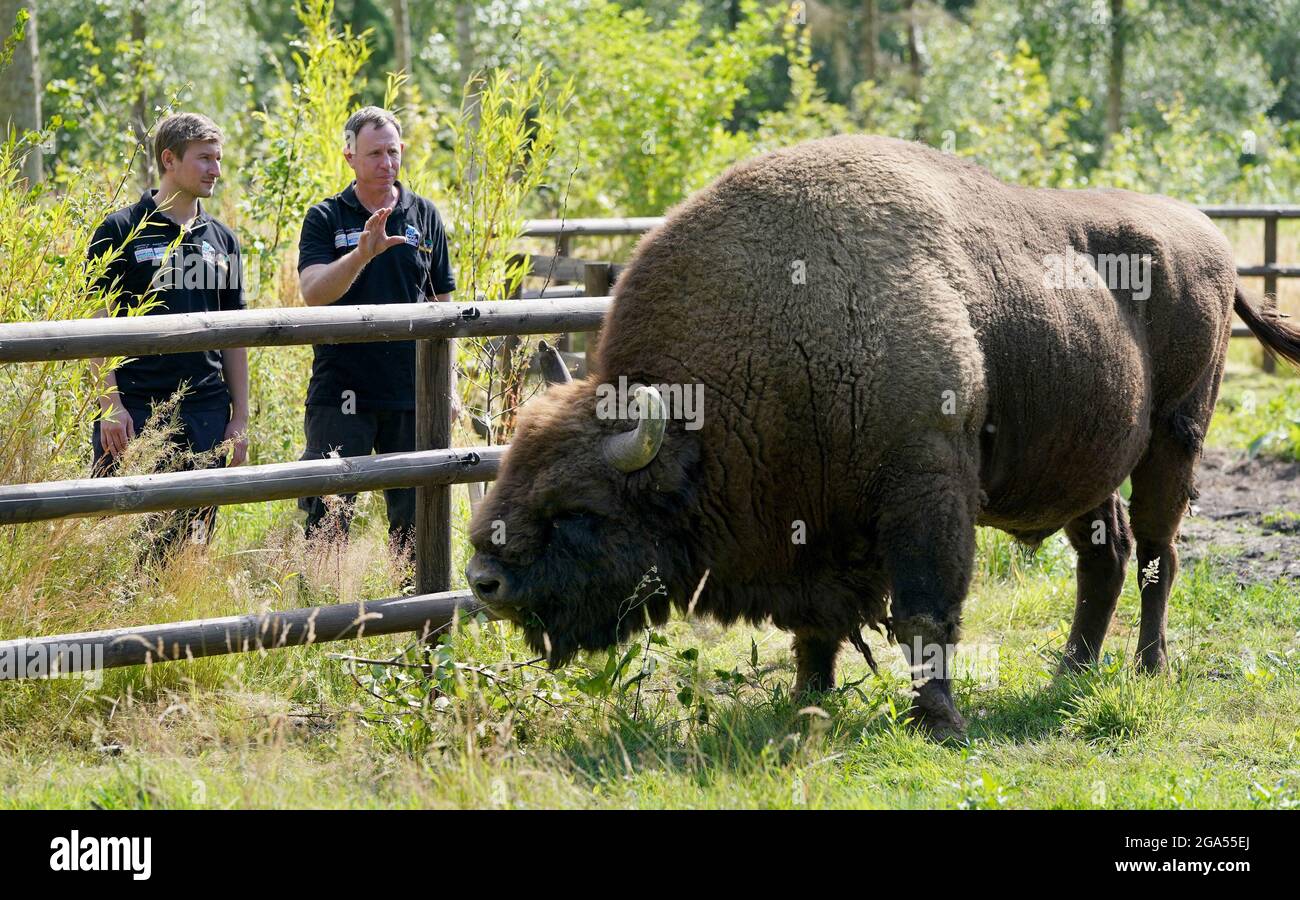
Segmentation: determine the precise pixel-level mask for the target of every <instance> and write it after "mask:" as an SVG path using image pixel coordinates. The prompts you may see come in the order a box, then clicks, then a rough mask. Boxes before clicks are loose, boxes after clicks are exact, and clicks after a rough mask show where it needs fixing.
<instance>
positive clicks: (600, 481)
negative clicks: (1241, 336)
mask: <svg viewBox="0 0 1300 900" xmlns="http://www.w3.org/2000/svg"><path fill="white" fill-rule="evenodd" d="M1234 309H1235V310H1236V312H1237V314H1238V315H1239V316H1240V317H1241V318H1242V319H1243V320H1244V321H1245V323H1246V324H1247V325H1248V326H1249V327H1250V330H1251V331H1252V332H1253V333H1254V335H1255V336H1256V337H1257V338H1258V339H1259V340H1260V341H1262V342H1263V343H1264V344H1265V345H1266V346H1267V347H1268V348H1269V349H1270V350H1271V351H1275V352H1276V353H1278V354H1280V355H1281V356H1283V357H1284V358H1286V359H1287V360H1290V361H1293V362H1296V361H1300V329H1296V328H1295V327H1294V326H1291V325H1289V324H1287V323H1284V322H1283V321H1281V320H1280V319H1279V318H1277V317H1276V316H1275V315H1273V314H1271V313H1269V312H1258V311H1256V310H1255V309H1253V308H1252V307H1251V306H1250V305H1249V304H1248V303H1247V302H1246V300H1245V298H1244V297H1243V294H1242V291H1241V288H1240V287H1239V286H1238V283H1237V276H1236V271H1235V266H1234V262H1233V254H1232V249H1231V247H1230V246H1229V245H1228V242H1227V241H1226V240H1225V239H1224V237H1223V236H1222V235H1221V234H1220V233H1219V232H1218V231H1217V230H1216V229H1215V228H1214V226H1213V225H1212V224H1211V223H1210V221H1209V219H1207V218H1206V217H1205V216H1204V215H1203V214H1201V213H1200V212H1199V211H1197V210H1196V209H1195V208H1193V207H1191V206H1189V205H1187V204H1185V203H1181V202H1179V201H1176V200H1172V199H1169V198H1166V197H1160V196H1145V195H1141V194H1136V193H1131V192H1128V191H1120V190H1085V191H1064V190H1044V189H1029V188H1023V187H1017V186H1013V185H1007V184H1004V183H1002V182H1000V181H998V180H997V179H995V178H994V177H993V176H992V175H991V174H989V173H988V172H987V171H985V170H984V169H982V168H980V167H978V166H976V165H974V164H972V163H970V162H967V161H965V160H962V159H960V158H957V157H956V156H953V155H951V154H946V153H942V152H939V151H937V150H934V149H931V148H928V147H926V146H923V145H920V144H916V143H910V142H904V141H897V140H892V139H886V138H879V137H868V136H841V137H834V138H827V139H822V140H814V141H809V142H805V143H802V144H799V145H797V146H794V147H792V148H787V149H783V150H778V151H776V152H772V153H768V154H766V155H763V156H759V157H756V158H754V159H750V160H748V161H745V162H742V163H739V164H737V165H735V166H733V167H732V168H731V169H729V170H728V171H727V172H725V173H724V174H723V175H722V176H720V177H719V178H718V179H717V180H716V181H715V182H713V183H712V184H711V185H709V186H708V187H706V188H704V189H703V190H701V191H700V192H698V193H697V194H695V195H694V196H692V197H691V198H689V199H688V200H687V201H685V202H684V203H683V204H681V205H680V206H678V207H677V208H676V209H675V210H673V211H672V212H671V213H670V214H669V215H668V216H667V218H666V221H665V222H664V223H663V225H661V226H660V227H659V228H657V229H655V230H654V231H652V232H650V233H649V234H647V235H646V236H645V237H644V238H643V239H642V240H641V242H640V243H639V245H638V246H637V249H636V252H635V254H634V256H633V259H632V261H631V262H630V263H629V265H628V267H627V269H626V271H625V272H624V274H623V275H622V277H620V278H619V280H618V283H617V286H616V288H615V291H614V299H613V304H612V307H611V309H610V312H609V315H608V317H607V318H606V321H605V325H604V329H603V334H602V337H601V340H600V343H599V347H598V352H597V353H596V355H595V357H594V359H593V360H592V361H591V372H590V374H589V376H588V377H586V378H585V379H583V380H580V381H574V382H572V383H569V384H565V385H560V386H557V387H554V388H552V389H551V390H549V391H548V392H546V394H544V395H543V396H541V397H539V398H538V399H537V400H535V401H533V402H532V403H531V404H529V406H528V407H527V408H526V410H525V411H524V414H523V415H521V417H520V420H519V425H518V430H517V432H516V434H515V437H514V442H513V443H512V445H511V447H510V449H509V451H508V452H507V454H506V456H505V458H504V459H503V461H502V464H501V468H500V472H499V475H498V478H497V481H496V483H495V485H494V486H493V488H492V490H491V491H490V493H489V494H488V495H487V496H486V497H485V498H484V500H483V502H482V503H481V504H480V505H479V508H478V510H477V512H476V513H475V515H474V517H473V520H472V522H471V526H470V537H471V540H472V542H473V546H474V549H475V551H476V552H475V555H474V556H473V558H472V559H471V561H470V563H469V565H468V567H467V570H466V577H467V579H468V582H469V584H470V586H471V588H472V590H473V591H474V593H475V594H476V595H477V597H478V598H479V599H480V600H481V601H482V602H483V603H485V604H486V605H487V606H488V607H489V608H490V609H491V610H492V611H493V612H494V613H496V614H497V615H500V616H502V617H504V618H506V619H509V620H511V621H513V622H515V623H517V624H519V625H520V626H522V628H523V629H524V633H525V636H526V639H527V640H528V642H529V644H530V645H531V646H533V647H534V648H536V649H537V650H538V651H539V652H545V654H546V655H547V657H548V658H549V660H550V662H551V663H552V664H561V663H563V662H564V661H566V660H567V659H569V658H570V657H571V656H572V655H573V654H574V653H575V652H576V651H578V650H580V649H598V648H603V647H607V646H609V645H611V644H614V643H615V642H618V641H621V640H623V639H625V638H627V637H629V636H630V635H632V634H633V633H634V632H635V631H637V630H638V629H640V628H643V627H645V626H646V625H647V623H654V624H662V623H663V622H664V621H665V620H666V619H667V617H668V615H669V612H670V609H671V608H672V607H677V608H679V609H682V610H687V609H693V610H694V611H695V612H696V613H701V614H707V615H710V616H713V617H715V618H716V619H718V620H721V621H722V622H724V623H728V622H734V621H737V620H742V619H743V620H745V621H748V622H751V623H759V622H764V621H770V622H772V623H773V624H775V625H776V626H777V627H779V628H782V629H784V630H788V631H790V632H792V633H793V649H794V653H795V657H796V664H797V672H796V678H795V689H796V691H798V692H800V693H809V692H815V691H819V690H825V689H829V688H831V687H833V685H834V673H835V658H836V654H837V653H838V651H839V649H840V647H841V645H842V644H843V643H844V642H845V641H849V642H851V643H852V644H853V645H854V646H856V647H858V648H859V649H860V650H863V651H865V650H866V644H865V643H864V642H863V641H862V637H861V629H862V628H863V627H864V626H872V627H876V628H879V629H882V630H884V631H886V633H888V634H889V635H890V636H891V637H892V638H893V639H894V640H896V641H897V642H898V643H899V644H900V645H901V647H902V650H903V653H904V656H905V659H907V660H908V662H909V664H910V665H911V666H912V674H913V678H914V699H913V714H914V717H915V721H916V722H917V724H919V725H921V726H923V727H924V728H926V729H928V730H930V731H931V732H932V733H933V734H934V735H935V736H937V737H945V736H948V735H954V734H961V733H962V732H963V731H964V728H965V723H964V721H963V719H962V717H961V715H960V714H959V712H958V711H957V709H956V706H955V705H954V703H953V699H952V693H951V686H950V679H949V676H950V669H949V665H950V661H951V655H952V652H953V648H954V647H955V645H956V642H957V639H958V627H959V620H960V612H961V608H962V602H963V599H964V598H965V596H966V593H967V589H968V586H969V584H970V580H971V572H972V564H973V560H974V556H975V526H976V525H977V524H981V525H990V526H994V527H996V528H999V529H1002V530H1004V531H1006V532H1009V533H1010V534H1011V535H1013V536H1014V537H1016V538H1017V539H1019V540H1021V541H1024V542H1027V543H1030V544H1034V543H1037V542H1040V541H1042V540H1043V539H1044V538H1045V537H1047V536H1048V535H1050V534H1052V533H1054V532H1056V531H1058V530H1060V529H1065V532H1066V534H1067V536H1068V537H1069V540H1070V543H1071V544H1072V545H1073V547H1074V549H1075V550H1076V552H1077V555H1078V565H1077V580H1078V586H1077V602H1076V608H1075V614H1074V624H1073V627H1072V628H1071V631H1070V635H1069V638H1068V639H1067V642H1066V644H1065V648H1064V654H1063V659H1062V663H1061V665H1062V666H1063V667H1064V668H1065V669H1077V668H1079V667H1084V666H1087V665H1088V664H1090V663H1092V662H1094V661H1095V660H1096V658H1097V654H1098V651H1099V650H1100V648H1101V645H1102V640H1103V638H1104V637H1105V635H1106V630H1107V627H1108V625H1109V623H1110V620H1111V616H1112V614H1113V612H1114V610H1115V606H1116V602H1117V599H1118V596H1119V593H1120V591H1121V588H1122V586H1123V582H1124V577H1125V569H1126V566H1127V564H1128V561H1129V557H1130V554H1131V553H1132V552H1133V551H1134V549H1136V553H1137V562H1138V566H1139V568H1140V573H1141V598H1142V599H1141V603H1142V617H1141V627H1140V632H1139V638H1138V646H1137V662H1138V664H1139V665H1140V666H1141V667H1142V668H1143V669H1146V670H1150V671H1158V670H1160V669H1161V668H1162V667H1164V666H1165V664H1166V652H1167V651H1166V644H1165V607H1166V603H1167V601H1168V599H1169V592H1170V588H1171V586H1172V584H1173V579H1174V575H1175V572H1176V569H1177V559H1178V557H1177V554H1176V553H1175V549H1174V543H1175V539H1176V536H1177V533H1178V528H1179V523H1180V520H1181V518H1182V516H1183V513H1184V511H1185V510H1186V508H1187V506H1188V502H1189V499H1190V498H1192V497H1194V496H1195V492H1194V487H1193V469H1194V467H1195V465H1196V461H1197V458H1198V456H1199V453H1200V450H1201V443H1202V438H1203V436H1204V434H1205V431H1206V428H1207V426H1208V424H1209V421H1210V415H1211V411H1212V410H1213V408H1214V403H1215V398H1216V395H1217V393H1218V389H1219V382H1220V378H1221V376H1222V374H1223V366H1224V358H1225V355H1226V353H1227V348H1228V338H1229V335H1230V333H1231V315H1232V311H1233V310H1234ZM616 383H617V384H628V385H633V386H634V388H633V390H632V398H631V400H632V402H630V403H628V404H626V406H627V412H626V414H625V415H624V417H622V418H620V417H619V416H618V415H612V414H610V412H609V409H605V410H604V412H603V413H602V407H609V404H606V403H604V401H605V400H606V399H608V398H607V396H606V395H607V394H608V391H609V390H610V389H611V386H613V385H615V384H616ZM655 386H658V387H655ZM674 386H684V387H685V388H686V389H687V390H688V391H689V390H692V389H698V390H702V392H703V399H704V403H703V412H702V415H700V416H699V417H698V418H697V420H696V421H690V420H688V419H687V418H686V417H684V416H682V415H680V414H679V413H680V411H677V413H675V412H674V410H673V409H671V408H670V407H671V406H672V404H671V403H670V402H668V401H667V400H666V399H665V397H664V393H665V387H667V388H672V387H674ZM610 408H613V407H610ZM1125 478H1131V485H1132V497H1131V504H1130V505H1129V507H1128V509H1127V511H1126V509H1125V505H1124V503H1123V502H1122V501H1121V499H1120V497H1119V495H1118V493H1117V491H1118V488H1119V487H1120V485H1121V484H1122V483H1123V481H1124V480H1125ZM868 660H869V661H870V654H869V653H868ZM923 660H924V661H925V663H926V664H925V665H923V664H922V662H923Z"/></svg>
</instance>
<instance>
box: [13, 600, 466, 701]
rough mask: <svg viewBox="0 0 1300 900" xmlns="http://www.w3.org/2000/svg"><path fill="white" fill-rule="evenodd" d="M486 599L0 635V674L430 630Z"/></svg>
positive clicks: (64, 671)
mask: <svg viewBox="0 0 1300 900" xmlns="http://www.w3.org/2000/svg"><path fill="white" fill-rule="evenodd" d="M481 607H482V604H480V603H479V602H478V601H477V600H476V599H475V598H474V596H473V595H472V594H471V593H470V592H469V591H445V592H440V593H436V594H417V595H415V596H413V597H390V598H387V599H384V600H367V601H363V602H360V603H339V604H335V605H333V606H312V607H306V608H303V609H292V610H287V611H284V612H268V613H254V614H251V615H245V616H223V617H221V618H216V619H195V620H193V621H190V622H170V623H167V624H165V625H141V626H138V627H131V628H112V629H109V630H106V631H87V632H82V633H80V634H61V635H57V636H54V637H38V638H18V639H16V640H10V641H0V681H9V680H16V679H19V678H30V677H48V676H49V675H50V674H52V672H55V671H57V673H58V674H61V675H68V674H75V673H77V672H89V671H97V670H99V669H112V668H117V667H120V666H136V665H145V664H148V663H156V662H176V661H179V660H185V659H199V658H200V657H204V656H220V655H223V654H226V653H248V652H254V651H258V650H276V649H279V648H281V647H296V646H301V645H304V644H320V643H325V642H327V641H345V640H351V639H353V638H361V637H378V636H380V635H385V634H396V633H398V632H406V631H414V632H416V633H417V634H419V635H421V636H428V635H432V634H435V633H437V632H438V631H439V630H440V629H442V628H445V627H446V626H447V625H449V624H450V623H451V622H452V619H453V618H454V617H455V616H457V615H461V616H467V615H470V614H473V613H477V612H483V613H484V614H487V615H488V617H489V618H491V615H490V614H488V613H487V611H486V610H483V609H482V608H481Z"/></svg>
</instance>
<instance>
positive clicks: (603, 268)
mask: <svg viewBox="0 0 1300 900" xmlns="http://www.w3.org/2000/svg"><path fill="white" fill-rule="evenodd" d="M582 284H583V291H584V292H585V293H586V295H587V296H588V297H607V296H609V263H607V262H589V263H587V264H586V265H584V266H583V267H582ZM583 342H584V343H583V349H584V350H585V351H586V354H587V359H586V363H587V365H586V371H587V372H593V371H595V365H596V345H597V344H598V343H600V332H599V331H588V332H585V333H584V335H583Z"/></svg>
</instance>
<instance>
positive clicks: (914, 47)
mask: <svg viewBox="0 0 1300 900" xmlns="http://www.w3.org/2000/svg"><path fill="white" fill-rule="evenodd" d="M903 9H904V11H905V12H906V13H907V67H908V79H907V80H908V96H909V97H910V98H911V99H912V102H913V103H917V104H919V103H920V102H921V80H922V79H923V78H924V76H925V63H924V61H923V60H922V58H921V48H922V47H923V46H924V43H925V42H924V40H923V39H922V37H921V23H920V22H918V21H917V16H916V0H906V2H905V3H904V5H903ZM924 132H925V123H924V121H923V119H922V117H921V116H920V115H918V116H917V119H916V126H915V128H914V131H913V135H912V136H913V137H914V138H916V140H918V141H920V140H924V139H925V133H924Z"/></svg>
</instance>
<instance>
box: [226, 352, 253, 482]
mask: <svg viewBox="0 0 1300 900" xmlns="http://www.w3.org/2000/svg"><path fill="white" fill-rule="evenodd" d="M221 368H222V371H223V372H224V374H225V378H226V386H227V387H228V388H230V424H229V425H227V426H226V438H225V439H226V440H228V441H233V442H234V445H233V447H232V449H231V451H230V462H229V463H227V465H231V466H240V465H243V464H244V460H246V459H247V458H248V348H246V347H230V348H229V349H226V350H222V351H221Z"/></svg>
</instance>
